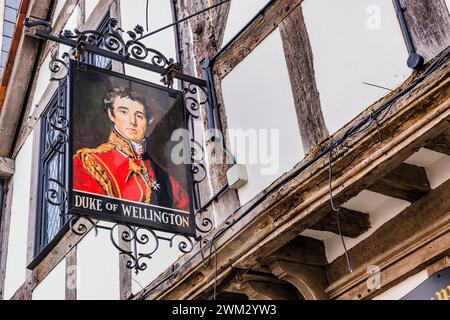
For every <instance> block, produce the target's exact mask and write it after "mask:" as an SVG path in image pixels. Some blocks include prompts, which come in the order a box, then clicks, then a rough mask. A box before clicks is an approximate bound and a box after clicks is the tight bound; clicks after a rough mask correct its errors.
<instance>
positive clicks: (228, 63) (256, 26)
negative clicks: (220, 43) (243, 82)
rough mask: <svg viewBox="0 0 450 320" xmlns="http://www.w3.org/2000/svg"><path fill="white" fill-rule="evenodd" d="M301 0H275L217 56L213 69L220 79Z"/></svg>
mask: <svg viewBox="0 0 450 320" xmlns="http://www.w3.org/2000/svg"><path fill="white" fill-rule="evenodd" d="M301 2H302V0H276V1H274V3H273V5H271V6H270V7H268V8H267V10H266V11H265V12H264V14H262V15H260V16H259V17H258V18H257V19H256V20H255V21H254V22H253V24H252V25H251V26H250V27H249V28H248V29H247V30H245V31H244V32H243V33H242V34H241V35H240V36H239V37H238V38H237V39H236V41H235V42H234V43H233V44H232V45H231V46H230V47H228V48H227V49H226V50H225V51H224V52H223V53H222V54H221V56H220V57H219V59H218V60H217V62H216V63H215V65H214V69H215V70H216V71H217V74H218V75H219V77H220V78H221V79H223V78H224V77H225V76H226V75H227V74H228V73H230V72H231V70H233V69H234V67H236V66H237V65H238V64H239V63H240V62H241V61H242V60H244V59H245V57H247V56H248V55H249V54H250V53H251V52H252V51H253V49H255V48H256V47H257V46H258V45H259V43H260V42H261V41H263V40H264V39H265V38H266V37H267V36H268V35H269V34H270V33H271V32H272V31H273V30H275V29H276V28H277V27H278V25H279V24H280V23H281V21H283V20H284V19H285V18H286V17H287V16H288V15H289V13H290V12H291V11H292V10H294V9H295V8H297V7H298V6H299V5H300V3H301Z"/></svg>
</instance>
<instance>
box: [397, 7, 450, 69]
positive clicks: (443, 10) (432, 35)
mask: <svg viewBox="0 0 450 320" xmlns="http://www.w3.org/2000/svg"><path fill="white" fill-rule="evenodd" d="M401 4H402V7H403V8H404V9H405V10H404V14H405V20H406V23H407V24H408V30H409V33H410V35H411V38H412V42H413V44H414V48H415V49H416V52H417V53H418V54H420V55H421V56H422V57H423V58H424V59H425V62H427V61H429V60H431V59H432V58H434V57H435V56H436V55H437V54H438V53H440V52H441V51H443V50H444V49H445V48H447V47H448V46H449V45H450V15H449V13H448V9H447V5H446V4H445V1H444V0H432V1H429V0H408V1H405V0H402V1H401Z"/></svg>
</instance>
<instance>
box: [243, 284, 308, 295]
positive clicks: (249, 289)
mask: <svg viewBox="0 0 450 320" xmlns="http://www.w3.org/2000/svg"><path fill="white" fill-rule="evenodd" d="M241 290H242V292H243V293H244V294H245V295H246V296H247V297H248V298H249V299H250V300H297V299H298V297H299V295H298V294H297V292H296V290H295V288H293V287H292V286H289V285H287V284H272V283H267V282H258V281H249V282H244V283H243V284H242V285H241Z"/></svg>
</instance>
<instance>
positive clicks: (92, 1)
mask: <svg viewBox="0 0 450 320" xmlns="http://www.w3.org/2000/svg"><path fill="white" fill-rule="evenodd" d="M98 2H99V0H85V9H84V10H85V15H86V20H87V19H88V18H89V16H90V15H91V13H92V11H94V8H95V7H96V6H97V4H98Z"/></svg>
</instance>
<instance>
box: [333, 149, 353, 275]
mask: <svg viewBox="0 0 450 320" xmlns="http://www.w3.org/2000/svg"><path fill="white" fill-rule="evenodd" d="M332 152H333V149H331V150H330V152H329V153H328V192H329V194H330V206H331V210H333V211H334V213H335V214H336V223H337V227H338V232H339V237H340V238H341V242H342V246H343V247H344V254H345V260H346V262H347V268H348V271H349V272H350V273H352V272H353V268H352V264H351V263H350V258H349V256H348V250H347V246H346V245H345V240H344V236H343V235H342V230H341V223H340V218H339V208H336V207H335V205H334V199H333V188H332V186H331V182H332V179H333V169H332V166H331V158H332Z"/></svg>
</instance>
